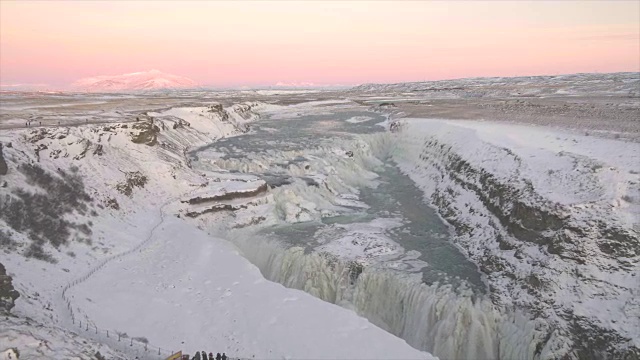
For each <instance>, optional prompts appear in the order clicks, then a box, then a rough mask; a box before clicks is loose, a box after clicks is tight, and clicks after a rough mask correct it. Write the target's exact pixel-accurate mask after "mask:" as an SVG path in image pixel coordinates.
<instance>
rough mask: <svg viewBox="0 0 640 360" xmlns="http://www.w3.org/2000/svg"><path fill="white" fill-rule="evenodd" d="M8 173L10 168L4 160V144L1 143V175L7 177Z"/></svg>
mask: <svg viewBox="0 0 640 360" xmlns="http://www.w3.org/2000/svg"><path fill="white" fill-rule="evenodd" d="M7 172H9V167H8V166H7V162H6V161H5V160H4V154H3V153H2V143H0V175H7Z"/></svg>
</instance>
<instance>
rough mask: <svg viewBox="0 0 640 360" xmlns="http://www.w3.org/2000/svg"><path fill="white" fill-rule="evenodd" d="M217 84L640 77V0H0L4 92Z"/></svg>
mask: <svg viewBox="0 0 640 360" xmlns="http://www.w3.org/2000/svg"><path fill="white" fill-rule="evenodd" d="M150 69H159V70H161V71H163V72H166V73H171V74H176V75H180V76H186V77H188V78H191V79H193V80H194V81H196V82H198V83H199V84H201V85H206V86H214V87H233V86H263V85H274V84H277V83H287V84H292V83H313V84H318V85H337V84H342V85H353V84H361V83H369V82H377V83H389V82H404V81H423V80H440V79H451V78H463V77H478V76H519V75H544V74H566V73H577V72H617V71H640V1H635V0H633V1H549V2H546V1H532V2H527V1H519V0H518V1H490V2H484V1H393V2H386V1H354V2H342V1H340V2H339V1H280V2H279V1H255V2H254V1H236V2H224V1H193V2H189V1H149V0H147V1H140V2H136V1H95V2H94V1H70V2H64V1H20V2H18V1H10V0H1V1H0V84H2V85H3V86H5V87H7V86H11V85H16V84H31V85H33V86H42V87H50V88H64V87H65V86H68V85H69V84H70V83H72V82H73V81H75V80H77V79H79V78H82V77H87V76H95V75H117V74H123V73H130V72H137V71H145V70H150Z"/></svg>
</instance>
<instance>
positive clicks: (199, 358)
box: [191, 351, 227, 360]
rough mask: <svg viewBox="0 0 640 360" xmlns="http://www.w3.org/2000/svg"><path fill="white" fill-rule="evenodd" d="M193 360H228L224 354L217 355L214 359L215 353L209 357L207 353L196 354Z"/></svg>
mask: <svg viewBox="0 0 640 360" xmlns="http://www.w3.org/2000/svg"><path fill="white" fill-rule="evenodd" d="M191 360H227V354H225V353H222V355H220V353H217V354H216V356H215V357H214V356H213V353H209V356H207V353H206V352H205V351H203V352H202V353H199V352H196V354H195V355H194V356H193V358H191Z"/></svg>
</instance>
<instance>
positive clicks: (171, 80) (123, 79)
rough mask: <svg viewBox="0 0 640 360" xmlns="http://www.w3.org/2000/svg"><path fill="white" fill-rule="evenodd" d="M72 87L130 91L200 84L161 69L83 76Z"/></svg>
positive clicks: (77, 88) (178, 87)
mask: <svg viewBox="0 0 640 360" xmlns="http://www.w3.org/2000/svg"><path fill="white" fill-rule="evenodd" d="M71 86H72V88H74V89H76V90H80V91H89V92H100V91H130V90H158V89H185V88H192V87H196V86H198V84H197V83H196V82H195V81H193V80H191V79H189V78H186V77H183V76H178V75H172V74H167V73H163V72H162V71H159V70H150V71H141V72H134V73H129V74H122V75H101V76H93V77H87V78H82V79H79V80H77V81H76V82H74V83H73V84H72V85H71Z"/></svg>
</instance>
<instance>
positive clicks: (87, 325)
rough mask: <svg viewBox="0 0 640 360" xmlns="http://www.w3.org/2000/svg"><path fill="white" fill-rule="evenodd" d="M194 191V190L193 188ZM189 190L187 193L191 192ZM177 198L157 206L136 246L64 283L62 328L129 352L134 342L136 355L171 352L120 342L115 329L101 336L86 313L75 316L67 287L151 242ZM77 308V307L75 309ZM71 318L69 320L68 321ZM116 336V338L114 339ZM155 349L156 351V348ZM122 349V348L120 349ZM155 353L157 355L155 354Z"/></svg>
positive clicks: (69, 287)
mask: <svg viewBox="0 0 640 360" xmlns="http://www.w3.org/2000/svg"><path fill="white" fill-rule="evenodd" d="M193 191H195V190H193ZM193 191H190V192H189V193H191V192H193ZM178 199H180V197H174V198H171V199H170V200H168V201H166V202H165V203H163V204H162V205H161V206H160V208H159V221H158V222H157V223H156V224H155V225H154V226H153V227H152V228H151V229H150V230H149V234H148V236H147V237H146V239H145V240H144V241H142V242H140V243H138V244H137V245H136V246H134V247H133V248H131V249H129V250H126V251H124V252H121V253H119V254H115V255H113V256H110V257H108V258H106V259H104V260H102V261H101V262H100V263H99V264H98V265H96V266H94V267H93V268H91V269H90V270H89V271H88V272H87V273H86V274H84V275H83V276H81V277H79V278H76V279H75V280H73V281H71V282H69V283H68V284H67V285H65V286H64V287H63V288H62V291H61V293H60V299H61V300H62V302H63V304H60V305H61V306H62V307H66V310H67V311H66V315H67V316H64V317H63V319H64V320H63V321H64V323H63V325H64V328H66V329H72V328H73V327H74V326H77V327H79V328H80V329H81V330H85V331H86V332H87V336H90V335H92V334H93V335H95V336H92V337H95V338H96V340H98V341H100V342H103V343H107V344H108V345H110V346H113V347H115V348H118V349H121V348H126V349H127V350H128V351H125V352H131V350H132V347H133V344H134V343H136V344H137V345H139V349H135V348H134V349H135V350H137V351H136V354H137V355H138V356H144V357H143V358H152V359H153V358H160V357H164V356H165V355H168V354H171V353H173V352H172V351H169V350H165V349H161V348H160V347H158V346H152V345H150V344H146V343H145V344H143V343H139V342H137V341H133V340H132V339H131V341H129V339H126V341H123V342H120V339H119V338H118V336H117V333H116V332H115V331H113V332H112V336H111V337H109V332H108V331H107V333H106V334H107V338H105V337H104V336H101V334H100V332H99V331H98V330H99V328H98V327H97V325H96V324H95V323H94V322H93V321H92V320H91V319H89V318H88V317H87V316H86V315H85V316H84V319H79V318H77V317H79V316H78V315H77V314H76V312H77V311H76V312H74V307H73V304H72V302H71V298H70V296H69V295H67V291H68V290H69V289H72V288H73V287H75V286H76V285H79V284H82V283H84V282H85V281H87V280H89V279H90V278H91V277H92V276H93V275H94V274H95V273H96V272H98V271H100V270H102V269H103V268H104V267H105V266H106V265H108V264H109V263H111V262H113V261H115V260H118V259H122V258H124V257H126V256H128V255H131V254H133V253H135V252H141V251H142V250H143V249H144V248H145V247H146V246H148V245H149V244H151V243H152V242H153V240H154V234H155V232H156V230H157V229H158V228H159V227H160V226H161V225H162V224H163V223H164V220H165V215H166V214H165V213H164V208H165V207H166V206H167V205H169V204H171V203H172V202H174V201H177V200H178ZM77 310H79V308H78V309H77ZM69 320H71V321H69ZM82 320H84V321H85V322H84V324H83V323H82ZM116 338H118V339H117V340H116ZM147 348H148V349H149V352H151V353H147ZM155 349H157V352H156V350H155ZM121 350H122V349H121ZM141 350H142V351H144V353H142V354H141V353H140V351H141ZM156 355H157V356H156Z"/></svg>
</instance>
